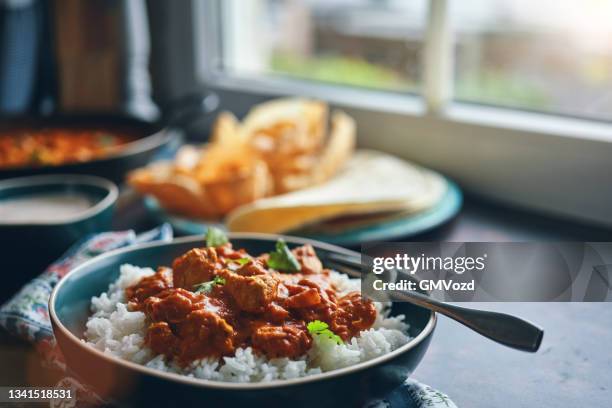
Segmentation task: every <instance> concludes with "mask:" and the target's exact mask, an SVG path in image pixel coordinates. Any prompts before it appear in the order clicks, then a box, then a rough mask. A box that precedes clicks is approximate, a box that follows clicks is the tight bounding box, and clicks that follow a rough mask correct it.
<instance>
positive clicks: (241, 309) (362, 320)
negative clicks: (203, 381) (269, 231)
mask: <svg viewBox="0 0 612 408" xmlns="http://www.w3.org/2000/svg"><path fill="white" fill-rule="evenodd" d="M214 234H215V232H214V231H213V230H211V231H209V235H208V236H207V246H206V247H202V248H194V249H191V250H190V251H188V252H186V253H184V254H182V255H181V256H179V257H178V258H176V259H175V260H174V262H173V264H172V268H169V267H161V268H159V269H158V271H157V272H156V273H155V274H154V275H151V276H148V277H145V278H143V279H141V280H140V281H139V282H137V283H136V284H134V285H133V286H130V287H128V288H127V289H126V297H127V299H128V301H129V303H128V307H129V308H130V309H131V310H138V311H142V312H143V313H145V315H146V316H147V320H148V328H147V334H146V339H145V342H146V344H147V345H148V346H149V348H151V349H152V350H153V351H154V352H155V353H157V354H163V355H166V356H167V357H169V358H174V359H176V360H177V361H178V362H179V363H180V364H188V363H189V362H191V361H194V360H197V359H200V358H204V357H222V356H229V355H233V354H234V352H235V350H236V349H237V348H240V347H243V348H244V347H252V348H253V350H255V352H257V353H261V354H263V355H265V356H267V357H268V358H277V357H288V358H297V357H299V356H302V355H304V354H305V353H307V352H308V350H309V349H310V347H311V345H312V342H313V338H312V327H314V326H319V327H323V328H324V329H325V330H326V331H327V332H328V333H329V334H330V335H331V336H333V337H334V338H335V339H337V341H339V342H340V341H348V340H349V339H351V338H352V337H354V336H356V335H358V334H359V332H361V331H362V330H366V329H369V328H370V327H372V325H373V324H374V321H375V319H376V309H375V307H374V304H373V303H372V302H371V301H369V300H367V299H364V298H362V297H361V294H360V293H359V292H350V293H348V294H343V295H340V291H339V290H338V288H336V287H335V286H334V285H333V284H332V283H331V279H330V278H329V276H330V271H329V270H328V269H325V268H324V267H323V265H322V264H321V261H320V259H319V258H318V257H317V254H316V253H315V251H314V249H313V247H312V246H311V245H304V246H301V247H297V248H294V249H293V250H290V249H289V248H288V247H287V245H286V244H285V243H284V242H283V241H279V242H278V243H277V245H276V250H275V251H273V252H271V253H267V254H263V255H259V256H252V255H251V254H249V253H247V252H246V251H245V250H244V249H234V248H233V247H232V244H231V243H229V242H227V239H223V237H222V236H220V235H218V236H217V238H216V239H215V237H214ZM219 237H221V238H219ZM309 329H311V330H309ZM315 329H316V328H315Z"/></svg>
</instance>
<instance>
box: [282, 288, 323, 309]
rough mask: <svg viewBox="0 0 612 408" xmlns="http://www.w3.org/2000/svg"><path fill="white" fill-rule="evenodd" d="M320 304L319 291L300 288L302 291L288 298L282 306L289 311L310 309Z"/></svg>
mask: <svg viewBox="0 0 612 408" xmlns="http://www.w3.org/2000/svg"><path fill="white" fill-rule="evenodd" d="M319 303H321V296H320V295H319V291H318V290H317V289H315V288H307V287H302V290H301V291H300V292H298V293H296V294H294V295H291V296H289V297H288V298H287V299H286V300H285V303H284V306H285V307H287V308H289V309H300V308H304V307H312V306H315V305H318V304H319Z"/></svg>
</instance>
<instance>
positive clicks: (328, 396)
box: [49, 233, 436, 407]
mask: <svg viewBox="0 0 612 408" xmlns="http://www.w3.org/2000/svg"><path fill="white" fill-rule="evenodd" d="M229 238H230V241H231V242H232V244H233V245H234V247H236V248H244V249H245V250H246V251H248V252H249V253H265V252H268V251H270V250H272V249H273V248H274V245H275V243H276V242H277V240H278V239H279V238H283V239H284V240H285V241H286V242H287V244H288V245H289V246H290V247H296V246H300V245H304V244H311V245H312V246H313V247H314V249H315V251H316V254H317V255H318V256H319V258H320V259H321V261H322V262H323V266H325V265H326V259H329V256H330V254H340V255H343V256H351V257H358V256H360V255H359V254H358V253H356V252H354V251H350V250H347V249H344V248H340V247H337V246H334V245H329V244H325V243H321V242H317V241H312V240H307V239H301V238H294V237H281V236H278V235H270V234H254V233H250V234H244V233H243V234H240V233H238V234H229ZM202 240H203V238H202V237H201V236H192V237H184V238H179V239H175V240H173V241H172V242H157V243H149V244H142V245H138V246H135V247H130V248H125V249H119V250H115V251H112V252H108V253H106V254H103V255H100V256H98V257H96V258H94V259H92V260H90V261H88V262H86V263H85V264H83V265H81V266H79V267H77V268H75V269H74V270H72V271H70V272H69V273H68V274H67V275H66V276H65V277H64V278H63V279H62V280H61V281H60V282H59V283H58V285H57V286H56V287H55V289H54V291H53V293H52V295H51V298H50V300H49V315H50V319H51V322H52V325H53V332H54V335H55V338H56V339H57V342H58V345H59V346H60V348H61V350H62V354H63V355H64V357H65V360H66V363H67V365H68V366H69V367H70V369H71V370H72V371H73V372H74V373H76V374H77V375H78V376H79V377H80V378H81V379H82V380H83V381H85V382H86V383H87V384H89V385H90V386H91V387H92V388H93V389H94V390H95V391H96V392H97V393H98V395H99V396H101V397H102V398H104V399H105V400H114V401H120V402H121V403H125V404H127V405H126V406H159V407H191V406H194V407H196V406H198V407H201V406H249V407H260V406H265V407H276V406H289V405H290V406H292V407H311V406H317V407H344V406H361V404H363V403H364V402H365V401H369V400H370V399H372V398H376V397H381V396H384V395H386V394H387V393H388V392H390V391H391V390H393V389H395V388H396V387H398V386H399V385H401V384H402V383H403V382H404V381H405V380H406V378H407V377H408V376H409V375H410V374H411V373H412V372H413V371H414V369H415V368H416V367H417V365H418V364H419V362H420V361H421V359H422V357H423V356H424V354H425V352H426V350H427V348H428V346H429V343H430V341H431V337H432V334H433V331H434V328H435V325H436V315H435V313H433V312H431V311H429V310H426V309H423V308H420V307H418V306H415V305H412V304H410V303H397V302H396V303H394V304H393V306H392V309H391V315H398V314H404V315H405V316H406V321H407V322H408V323H409V324H410V329H409V334H410V337H411V339H410V340H409V341H408V343H406V344H404V345H403V346H400V347H399V348H397V349H396V350H393V351H391V352H389V353H387V354H384V355H381V356H379V357H376V358H373V359H372V360H368V361H365V362H361V363H358V364H355V365H352V366H348V367H345V368H339V369H335V370H332V371H328V372H323V373H320V374H314V375H310V376H306V377H301V378H294V379H289V380H273V381H270V382H258V383H232V382H220V381H211V380H202V379H197V378H194V377H188V376H184V375H179V374H175V373H171V372H163V371H158V370H156V369H153V368H149V367H147V366H143V365H140V364H136V363H133V362H130V361H127V360H123V359H120V358H119V357H115V356H112V355H109V354H106V353H104V352H102V351H100V350H97V349H95V348H93V347H91V345H89V344H87V343H85V342H84V341H83V340H81V339H82V338H83V336H84V332H85V329H86V326H85V324H86V322H87V318H88V316H89V315H90V314H91V310H90V305H91V298H92V296H98V295H99V294H100V293H102V292H104V291H106V289H107V288H108V285H109V283H111V282H113V281H115V280H116V279H117V277H118V275H119V267H120V265H122V264H132V265H137V266H140V267H147V266H149V267H156V266H159V265H169V264H171V263H172V260H173V259H174V258H175V257H177V256H179V255H181V254H183V253H185V252H186V251H188V250H190V249H192V248H194V247H197V246H201V245H202ZM347 272H348V271H347ZM350 276H351V277H353V278H355V277H358V276H359V272H358V271H355V272H354V273H350Z"/></svg>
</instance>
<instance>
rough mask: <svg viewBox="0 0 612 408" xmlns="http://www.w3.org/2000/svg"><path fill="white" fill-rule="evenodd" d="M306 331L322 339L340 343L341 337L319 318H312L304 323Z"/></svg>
mask: <svg viewBox="0 0 612 408" xmlns="http://www.w3.org/2000/svg"><path fill="white" fill-rule="evenodd" d="M306 328H307V329H308V332H309V333H310V334H311V335H313V336H317V337H319V338H322V339H326V340H331V341H333V342H334V343H336V344H342V343H343V341H342V338H341V337H340V336H338V335H337V334H336V333H334V332H333V331H331V330H330V329H329V325H328V324H327V323H325V322H322V321H320V320H314V321H312V322H310V323H308V324H307V325H306Z"/></svg>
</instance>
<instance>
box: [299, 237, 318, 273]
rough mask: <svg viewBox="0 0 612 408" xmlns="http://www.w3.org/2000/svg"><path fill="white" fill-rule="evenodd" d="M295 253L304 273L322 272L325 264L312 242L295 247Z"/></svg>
mask: <svg viewBox="0 0 612 408" xmlns="http://www.w3.org/2000/svg"><path fill="white" fill-rule="evenodd" d="M291 252H292V253H293V255H294V256H295V258H296V259H297V261H298V263H299V264H300V266H301V272H302V273H304V274H313V273H321V272H322V271H323V264H322V263H321V260H320V259H319V257H317V254H316V252H315V250H314V248H313V247H312V245H310V244H306V245H302V246H301V247H297V248H294V249H293V250H292V251H291Z"/></svg>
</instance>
